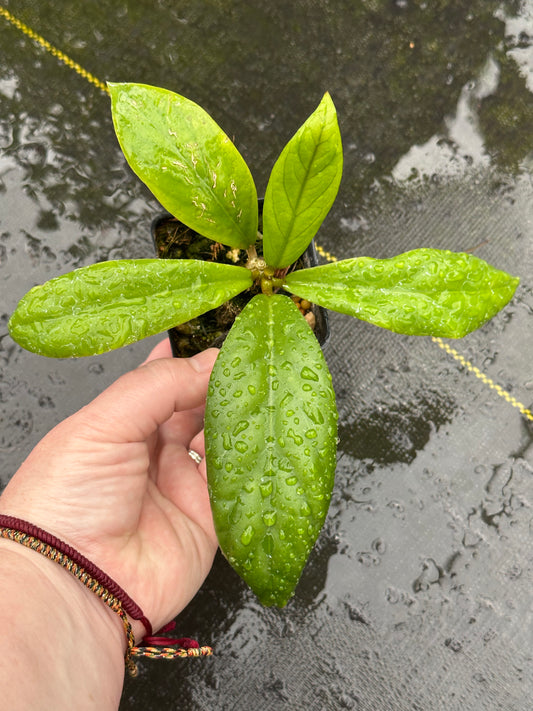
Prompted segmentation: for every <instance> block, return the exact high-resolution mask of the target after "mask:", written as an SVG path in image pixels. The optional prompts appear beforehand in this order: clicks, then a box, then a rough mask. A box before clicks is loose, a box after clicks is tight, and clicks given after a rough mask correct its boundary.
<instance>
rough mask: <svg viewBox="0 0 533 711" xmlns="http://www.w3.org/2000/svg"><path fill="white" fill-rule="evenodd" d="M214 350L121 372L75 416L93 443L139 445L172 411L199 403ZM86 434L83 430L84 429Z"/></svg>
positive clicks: (205, 390)
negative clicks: (92, 437)
mask: <svg viewBox="0 0 533 711" xmlns="http://www.w3.org/2000/svg"><path fill="white" fill-rule="evenodd" d="M216 355H217V351H216V350H215V349H209V350H207V351H204V352H203V353H199V354H198V355H196V356H194V357H193V358H161V359H157V360H152V361H150V362H149V363H146V365H143V366H141V367H139V368H136V369H135V370H133V371H131V372H129V373H126V374H125V375H123V376H122V377H120V378H119V379H118V380H117V381H116V382H114V383H113V384H112V385H111V386H110V387H108V388H107V389H106V390H104V392H103V393H102V394H101V395H99V396H98V397H97V398H95V399H94V400H93V401H92V402H91V403H90V404H89V405H87V406H86V407H84V408H83V409H82V410H80V412H79V413H78V414H77V415H74V417H75V418H77V419H79V423H78V424H79V425H80V426H83V427H84V428H85V436H87V435H88V436H95V437H96V438H97V439H98V440H99V441H106V442H132V441H144V440H146V438H147V437H148V436H149V435H150V434H152V433H153V432H155V431H156V429H157V428H158V427H159V426H160V425H162V424H163V423H164V422H166V421H167V420H168V419H169V418H170V417H171V416H172V414H173V413H174V412H180V411H182V410H191V409H193V408H196V407H200V406H202V405H203V404H204V402H205V398H206V394H207V385H208V381H209V375H210V372H211V369H212V367H213V364H214V361H215V358H216ZM87 430H88V431H87Z"/></svg>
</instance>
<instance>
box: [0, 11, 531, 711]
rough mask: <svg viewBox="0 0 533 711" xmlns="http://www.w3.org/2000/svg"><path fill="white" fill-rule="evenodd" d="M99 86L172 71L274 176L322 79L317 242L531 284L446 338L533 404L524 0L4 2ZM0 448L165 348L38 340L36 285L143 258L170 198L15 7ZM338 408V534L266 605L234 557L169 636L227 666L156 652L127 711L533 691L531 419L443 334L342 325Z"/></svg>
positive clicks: (2, 133) (174, 84) (167, 81)
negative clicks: (107, 348) (454, 353)
mask: <svg viewBox="0 0 533 711" xmlns="http://www.w3.org/2000/svg"><path fill="white" fill-rule="evenodd" d="M4 4H5V6H6V7H8V9H9V10H10V11H11V12H13V13H15V14H16V15H17V16H18V17H19V18H20V19H21V20H22V21H23V22H25V23H27V24H28V25H29V26H30V27H32V28H33V29H35V30H36V31H37V32H39V33H40V34H41V35H43V36H44V37H46V38H47V39H48V40H49V41H50V42H51V43H52V44H53V45H55V46H57V47H59V48H61V50H63V51H64V52H66V53H67V54H68V55H69V56H71V57H73V58H74V59H75V61H77V62H79V63H80V64H81V65H82V66H83V67H85V68H86V69H87V70H88V71H90V72H93V73H94V74H95V75H96V76H97V77H98V78H99V79H102V80H105V79H110V80H115V81H129V80H132V81H141V82H146V83H152V84H156V85H160V86H166V87H168V88H170V89H172V90H175V91H178V92H179V93H182V94H184V95H185V96H188V97H190V98H191V99H193V100H195V101H197V102H198V103H200V104H201V105H203V106H205V108H206V109H207V110H208V111H209V112H210V113H212V115H213V116H214V117H215V119H216V120H217V121H218V122H219V123H220V124H221V126H222V127H223V128H224V130H225V131H226V132H227V133H228V134H229V135H230V136H235V141H236V144H237V147H238V148H239V150H241V152H242V153H243V155H244V157H245V159H246V160H247V162H248V163H249V165H250V166H251V169H252V173H253V175H254V177H255V179H256V183H257V186H258V192H259V193H260V194H261V193H263V192H264V189H265V186H266V181H267V178H268V174H269V171H270V169H271V166H272V164H273V162H274V160H275V159H276V157H277V156H278V154H279V152H280V150H281V148H282V147H283V145H284V144H285V143H286V141H287V140H288V138H289V137H290V136H291V135H292V133H293V132H294V130H295V128H296V127H297V126H298V125H299V124H300V123H301V121H302V120H303V119H304V118H305V117H306V116H307V115H308V114H309V112H310V111H311V110H312V109H313V108H314V106H316V104H317V102H318V100H319V99H320V96H321V95H322V93H323V91H325V90H326V89H327V90H329V91H330V93H331V94H332V97H333V99H334V101H335V104H336V106H337V110H338V112H339V120H340V126H341V132H342V135H343V140H344V152H345V170H344V176H343V182H342V184H341V191H340V195H339V199H338V201H337V203H336V205H335V207H334V209H333V211H332V213H331V214H330V216H328V218H327V220H326V222H325V223H324V225H323V228H322V229H321V231H320V235H319V241H320V244H321V245H322V246H323V247H324V248H325V249H326V250H328V251H329V252H330V253H332V254H333V255H335V256H337V257H348V256H357V255H367V256H373V257H385V256H392V255H393V254H396V253H399V252H402V251H406V250H408V249H411V248H413V247H418V246H427V247H439V248H448V249H453V250H473V251H474V253H475V254H477V255H478V256H480V257H482V258H484V259H486V260H488V261H489V262H492V263H493V264H497V265H498V266H500V267H501V268H503V269H506V270H508V271H510V272H512V273H516V274H518V275H520V276H521V279H522V283H521V286H520V287H519V290H518V292H517V294H516V297H515V299H514V300H513V303H512V304H511V305H510V306H509V307H508V308H507V309H506V310H505V312H504V313H502V314H500V315H499V316H498V317H496V319H495V320H494V321H493V322H491V323H490V324H488V325H487V326H485V327H484V328H483V329H482V330H481V331H479V332H477V333H474V334H471V335H470V336H468V337H467V338H465V339H463V340H462V341H459V342H453V347H454V348H456V349H457V350H458V351H459V352H460V353H462V354H463V355H464V356H465V357H466V358H467V359H468V360H469V361H471V362H472V363H474V364H475V365H476V366H477V367H479V368H480V369H481V370H482V371H483V372H485V373H486V374H487V375H488V377H490V378H491V379H492V380H493V381H495V382H497V383H499V384H500V385H501V386H502V388H504V389H505V390H506V392H509V393H511V394H512V395H513V396H515V397H516V398H517V399H518V400H520V401H521V402H523V403H524V404H525V406H526V407H528V408H531V405H532V403H533V395H532V392H533V385H532V383H533V378H532V375H531V366H530V360H531V359H530V355H529V354H530V353H531V352H532V350H533V339H532V335H531V333H532V331H531V314H532V312H533V295H532V284H531V278H530V275H531V273H532V272H533V247H532V225H533V207H532V205H533V200H532V198H533V185H532V181H531V172H530V171H531V165H532V155H533V153H532V151H533V131H532V129H531V127H532V126H533V94H532V91H533V40H532V38H533V3H532V2H531V1H530V0H525V1H523V2H518V1H516V2H512V1H510V2H497V1H493V0H483V1H481V0H472V2H470V3H467V4H465V3H464V2H460V0H447V1H445V2H440V3H430V2H423V1H422V0H395V1H394V2H393V1H390V0H366V1H364V0H358V1H357V2H353V0H341V1H340V2H336V3H320V2H317V1H316V0H298V2H295V3H286V2H282V1H281V0H272V2H269V3H267V4H259V3H256V2H252V3H250V2H244V0H230V2H227V1H226V2H222V1H221V0H193V2H189V3H187V4H183V3H179V4H178V5H176V3H173V2H168V1H167V0H158V1H157V2H147V1H146V0H142V1H141V2H139V1H135V2H133V0H130V1H127V0H119V1H118V2H114V3H110V2H103V3H102V2H101V3H89V4H88V3H69V2H57V0H55V1H54V2H52V0H39V2H37V1H36V0H20V1H18V2H14V1H11V2H9V3H4ZM0 44H1V46H2V56H1V57H0V99H1V104H0V105H1V111H0V202H1V205H2V209H1V211H0V284H1V288H2V295H3V298H2V310H1V313H0V317H1V328H0V366H1V369H0V423H1V426H0V453H1V455H2V463H3V467H2V477H3V481H4V482H5V481H7V479H8V478H9V476H10V475H11V474H12V472H13V471H14V470H15V469H16V467H17V466H18V464H20V462H21V461H22V459H23V458H24V456H25V455H26V453H27V452H28V451H29V450H30V448H31V446H32V445H33V444H34V443H35V442H36V441H37V440H38V439H39V438H40V437H41V436H42V435H43V434H44V432H46V431H47V430H48V429H49V428H50V427H52V426H53V425H54V424H55V423H56V422H57V421H58V420H60V419H61V418H63V417H64V416H65V415H67V414H69V413H70V412H71V411H72V410H74V409H76V408H78V407H79V406H81V405H82V404H83V403H84V402H86V401H87V400H88V399H89V398H90V397H92V396H94V395H95V394H96V393H97V392H99V391H100V390H101V389H102V388H103V387H104V386H105V385H106V384H107V383H108V382H110V381H112V380H113V379H114V378H115V377H116V376H117V375H118V374H119V373H121V372H123V371H124V370H126V369H127V368H130V367H134V365H136V364H137V363H138V362H139V360H141V358H142V357H143V356H144V354H145V353H146V352H147V351H148V350H149V347H150V345H151V344H148V343H144V344H139V345H137V346H133V347H129V348H127V349H125V350H124V351H120V352H115V353H111V354H107V355H105V356H100V357H96V358H93V359H90V360H84V361H60V362H56V361H50V360H47V359H44V358H39V357H37V356H33V355H31V354H29V353H25V352H22V351H21V350H20V349H19V348H18V347H16V346H15V345H14V344H13V342H12V341H11V340H10V339H9V337H8V335H7V331H6V328H5V324H6V322H7V318H8V316H9V314H10V313H11V311H12V310H13V308H14V306H15V304H16V302H17V300H18V299H19V298H20V297H21V296H22V295H23V294H24V293H25V292H26V291H27V290H28V288H30V287H31V286H32V285H33V284H35V283H38V282H42V281H44V280H46V279H48V278H50V277H51V276H54V275H56V274H60V273H63V272H65V271H67V270H70V269H71V268H73V267H77V266H82V265H84V264H89V263H92V262H94V261H98V260H102V259H109V258H119V257H132V256H139V257H140V256H152V252H151V249H152V248H151V242H150V239H151V238H150V232H149V226H150V221H151V219H152V217H153V215H154V213H155V212H157V210H158V206H157V205H156V204H155V201H154V200H153V199H152V198H151V197H150V196H149V195H148V194H147V192H146V191H145V190H144V188H143V187H142V186H141V185H140V184H139V182H138V181H137V179H136V178H135V177H134V176H133V175H132V174H131V173H130V172H129V170H128V169H127V168H126V166H125V165H124V162H123V160H122V158H121V155H120V151H119V149H118V146H117V144H116V140H115V138H114V135H113V129H112V126H111V120H110V112H109V101H108V98H107V97H106V96H105V95H104V94H103V93H102V92H101V91H99V90H98V89H97V88H96V87H94V86H93V85H91V84H89V83H88V82H87V81H86V80H85V79H83V77H81V76H80V75H79V74H77V73H76V72H75V71H73V70H72V69H69V68H68V67H66V66H64V65H63V64H61V63H59V62H58V61H57V60H56V59H55V58H54V57H52V56H50V54H49V53H47V52H46V51H44V50H43V49H40V48H38V47H37V46H36V45H35V44H34V43H33V42H32V41H31V40H30V39H28V38H27V37H25V36H24V35H23V34H22V33H21V32H20V31H19V30H17V29H16V28H13V27H12V26H10V25H9V24H8V23H6V22H5V21H4V20H3V19H0ZM326 356H327V359H328V361H329V364H330V367H331V370H332V372H333V375H334V381H335V386H336V389H337V396H338V405H339V411H340V415H341V422H340V443H339V458H338V459H339V462H338V471H337V481H336V487H335V492H334V498H333V502H332V506H331V509H330V514H329V516H328V520H327V522H326V526H325V528H324V530H323V532H322V534H321V537H320V539H319V542H318V544H317V547H316V549H315V550H314V551H313V554H312V556H311V559H310V561H309V564H308V566H307V568H306V569H305V571H304V574H303V577H302V580H301V582H300V585H299V587H298V589H297V593H296V596H295V598H294V599H293V600H292V601H291V602H290V603H289V605H288V606H287V608H286V609H284V610H282V611H277V610H275V609H264V608H261V607H260V606H259V605H258V603H257V602H256V600H255V599H254V597H253V595H252V594H251V593H250V592H249V590H248V589H247V588H246V587H245V586H244V584H243V583H242V581H241V580H240V579H239V578H238V577H237V576H236V575H235V574H234V573H233V571H232V570H231V569H230V568H229V566H228V565H227V564H226V563H225V561H224V560H223V558H222V557H221V556H219V557H217V560H216V562H215V566H214V568H213V570H212V572H211V574H210V576H209V578H208V580H207V581H206V584H205V585H204V587H203V588H202V590H201V591H200V592H199V594H198V596H197V597H196V599H195V600H194V601H193V602H192V604H191V605H190V607H189V608H188V609H187V610H186V611H185V612H184V613H183V614H182V615H181V616H180V618H179V620H178V627H179V629H180V630H181V631H182V632H183V634H187V635H189V636H194V637H197V638H198V639H200V640H201V641H202V642H203V643H208V644H211V645H212V646H213V647H214V649H215V656H214V657H213V658H211V659H209V660H203V661H199V660H192V661H190V662H189V661H188V662H184V663H183V665H182V663H181V662H178V663H177V664H178V665H179V666H178V667H176V666H172V665H171V664H170V663H164V662H161V663H157V662H143V663H142V665H141V674H140V678H139V679H137V680H135V681H131V682H128V683H127V685H126V689H125V692H124V697H123V701H122V705H121V709H124V711H125V710H126V709H127V710H128V711H129V710H132V711H134V710H135V709H141V708H142V709H143V710H144V711H148V710H149V709H154V711H155V709H157V710H158V711H163V710H164V709H169V710H170V709H174V708H178V707H179V708H181V709H193V708H195V709H208V708H217V709H224V710H226V709H228V710H230V709H231V710H235V711H248V709H251V708H260V709H264V710H269V709H273V710H274V709H275V710H276V711H277V710H278V709H282V708H294V709H300V708H302V709H304V708H305V709H317V711H318V710H321V709H325V708H328V709H330V708H331V709H345V708H346V709H362V710H370V709H376V708H382V709H395V710H396V709H398V710H399V711H403V710H404V709H405V710H407V709H419V710H421V711H426V710H427V709H430V708H431V709H433V708H435V709H437V708H443V709H444V708H445V709H447V710H452V711H453V710H454V709H463V708H469V709H475V710H477V709H480V710H481V709H493V708H501V709H504V710H507V711H511V710H512V711H526V709H528V708H529V705H530V704H529V698H530V696H531V691H532V690H533V689H532V687H531V678H532V674H531V671H532V670H531V665H532V660H531V644H530V643H531V631H532V619H531V610H530V599H531V561H530V548H531V546H530V541H531V536H532V533H533V524H532V516H531V506H532V505H533V502H532V500H531V498H532V494H531V492H532V487H531V482H532V481H533V480H532V474H533V451H532V448H531V436H532V428H531V423H528V422H527V420H526V419H525V418H524V417H523V416H521V415H520V413H519V412H518V411H517V410H516V408H513V407H511V406H510V405H509V404H508V402H506V401H505V400H504V399H503V398H501V397H498V396H497V394H495V393H494V391H491V390H490V388H488V387H486V386H485V385H484V384H483V383H482V382H480V380H479V379H476V378H475V377H474V376H473V375H472V373H468V371H467V370H466V369H464V368H462V367H460V365H458V363H457V362H456V361H454V360H453V359H451V358H450V357H449V356H448V355H447V354H446V353H444V352H443V351H442V350H441V349H439V348H438V347H437V346H436V345H435V344H434V343H432V342H431V340H430V339H416V338H411V339H409V338H404V337H401V336H397V335H395V334H391V333H388V332H384V331H380V330H379V329H376V328H374V327H371V326H369V325H368V324H364V323H360V322H355V321H353V320H350V319H348V318H346V317H342V316H334V317H333V318H332V336H331V341H330V345H329V347H328V350H327V352H326Z"/></svg>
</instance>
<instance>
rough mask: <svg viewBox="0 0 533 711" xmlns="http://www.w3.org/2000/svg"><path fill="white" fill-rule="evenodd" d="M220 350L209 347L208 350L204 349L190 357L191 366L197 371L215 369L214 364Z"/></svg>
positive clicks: (203, 371)
mask: <svg viewBox="0 0 533 711" xmlns="http://www.w3.org/2000/svg"><path fill="white" fill-rule="evenodd" d="M217 353H218V351H217V350H216V349H215V348H209V349H208V350H207V351H202V353H198V354H197V355H195V356H192V358H189V363H190V364H191V368H193V370H196V372H197V373H205V372H209V371H211V370H212V369H213V364H214V362H215V358H216V355H217Z"/></svg>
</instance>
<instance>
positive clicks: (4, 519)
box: [0, 514, 213, 676]
mask: <svg viewBox="0 0 533 711" xmlns="http://www.w3.org/2000/svg"><path fill="white" fill-rule="evenodd" d="M0 537H2V538H6V539H8V540H11V541H15V542H16V543H20V544H22V545H24V546H26V547H27V548H30V549H31V550H34V551H36V552H37V553H40V554H41V555H44V556H45V557H46V558H49V559H50V560H53V561H54V562H55V563H58V564H59V565H61V566H62V567H63V568H65V569H66V570H68V571H69V572H70V573H72V575H74V576H75V577H76V578H77V579H78V580H80V582H82V583H83V584H84V585H85V587H87V588H88V589H89V590H91V591H92V592H94V593H95V594H96V595H97V596H98V597H100V598H101V599H102V600H103V602H105V603H106V605H108V606H109V607H110V608H111V609H112V610H113V611H114V612H116V613H117V614H118V615H119V617H120V618H121V620H122V624H123V626H124V630H125V633H126V639H127V642H128V649H127V651H126V656H125V661H126V667H127V668H128V671H129V672H130V674H131V675H132V676H135V675H136V674H137V667H136V665H135V662H134V661H133V659H132V657H134V656H137V657H141V656H142V657H150V658H152V659H156V658H159V659H175V658H177V657H180V658H181V657H200V656H209V655H211V654H212V653H213V650H212V649H211V647H206V646H205V647H200V645H199V644H198V642H195V641H194V640H190V639H187V638H183V639H166V638H164V637H161V638H159V637H153V636H152V634H153V631H152V625H151V624H150V621H149V620H148V619H147V617H146V616H145V615H144V613H143V611H142V610H141V608H140V607H139V605H137V603H135V602H134V601H133V600H132V599H131V597H130V596H129V595H128V594H127V592H126V591H125V590H123V589H122V588H121V587H120V585H119V584H118V583H116V582H115V581H114V580H113V579H112V578H110V577H109V576H108V575H107V573H104V571H103V570H101V569H100V568H99V567H98V566H97V565H95V564H94V563H92V562H91V561H90V560H88V559H87V558H86V557H85V556H84V555H82V554H81V553H79V552H78V551H77V550H75V549H74V548H72V546H69V545H68V543H65V542H64V541H62V540H60V539H59V538H56V536H53V535H52V534H51V533H48V532H47V531H43V529H42V528H38V527H37V526H34V525H33V524H32V523H29V522H28V521H23V520H22V519H19V518H15V517H14V516H5V515H3V514H0ZM127 615H129V616H130V617H131V618H132V619H134V620H139V621H140V622H142V624H143V625H144V628H145V630H146V635H145V637H144V638H143V642H142V644H143V645H150V644H164V643H165V642H166V644H180V645H181V648H179V649H171V648H169V647H165V648H163V649H161V650H157V649H154V648H153V647H148V646H146V647H145V646H143V647H134V643H135V640H134V637H133V632H132V629H131V624H130V623H129V620H128V618H127ZM167 628H170V627H168V626H167V627H166V628H164V630H163V631H166V630H167Z"/></svg>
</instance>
